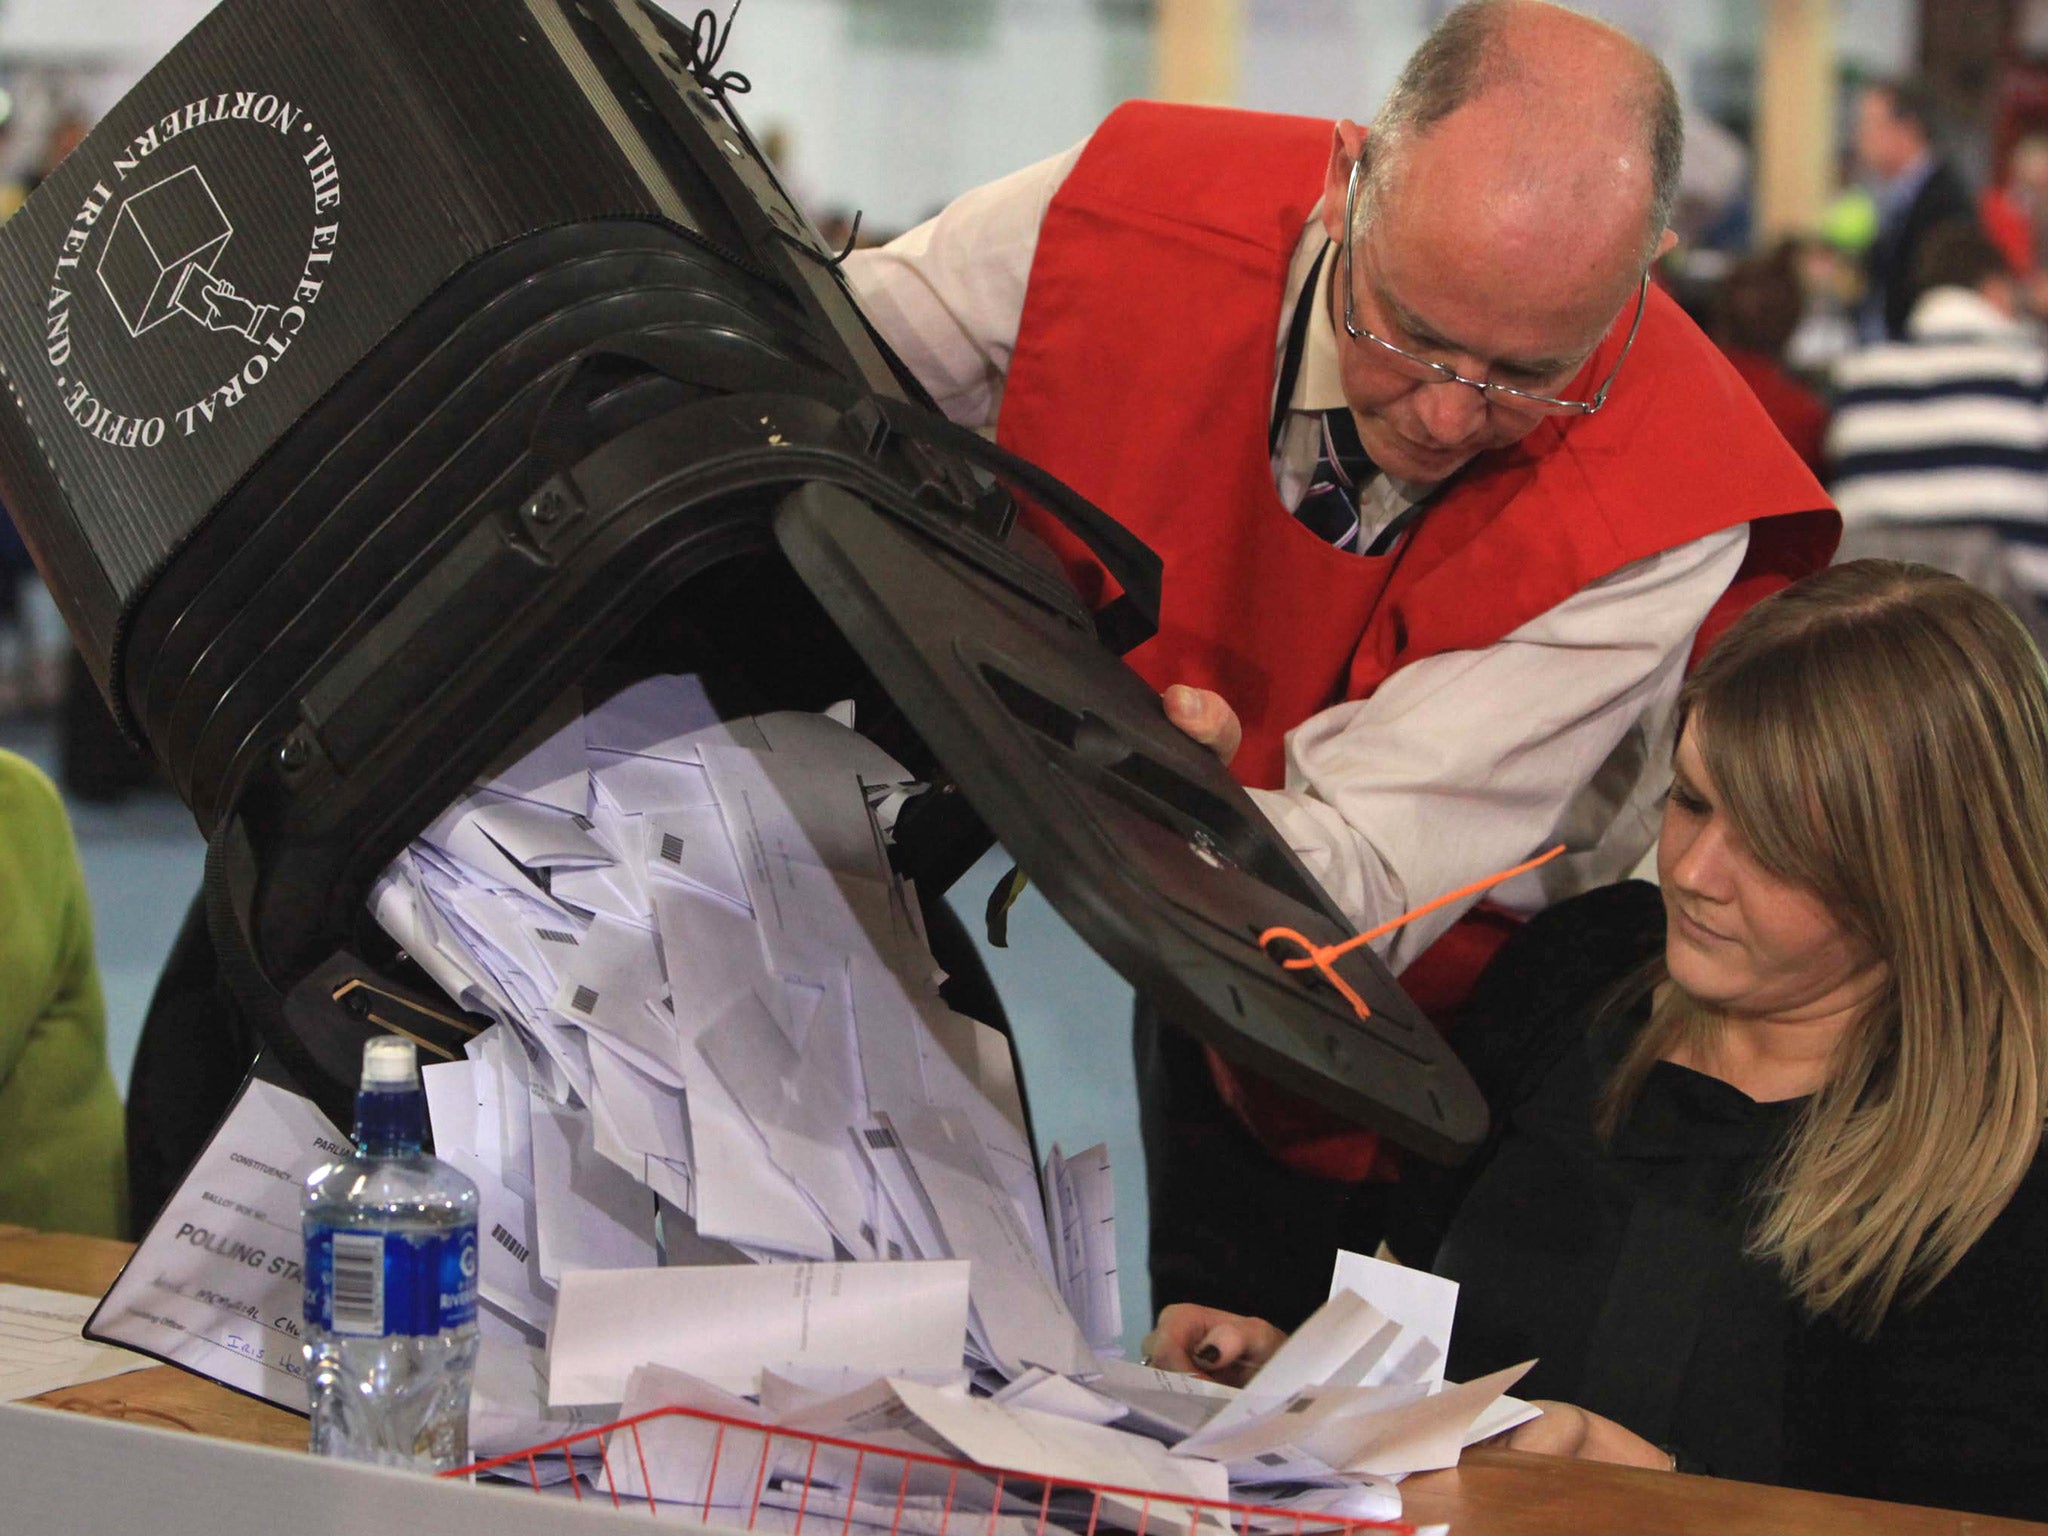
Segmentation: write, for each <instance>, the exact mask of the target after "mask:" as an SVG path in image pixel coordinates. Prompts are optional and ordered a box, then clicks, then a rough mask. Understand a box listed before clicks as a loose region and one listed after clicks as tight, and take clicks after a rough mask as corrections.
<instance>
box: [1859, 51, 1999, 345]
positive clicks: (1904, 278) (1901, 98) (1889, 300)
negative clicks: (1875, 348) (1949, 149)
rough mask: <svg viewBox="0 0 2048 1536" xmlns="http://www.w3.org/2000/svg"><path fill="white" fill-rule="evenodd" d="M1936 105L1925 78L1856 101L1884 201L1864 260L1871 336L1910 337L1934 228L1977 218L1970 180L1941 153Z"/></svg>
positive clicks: (1867, 162)
mask: <svg viewBox="0 0 2048 1536" xmlns="http://www.w3.org/2000/svg"><path fill="white" fill-rule="evenodd" d="M1931 123H1932V107H1931V104H1930V101H1929V98H1928V94H1927V91H1926V88H1925V87H1924V86H1922V85H1920V84H1919V83H1918V82H1917V81H1910V80H1880V81H1877V82H1874V83H1873V84H1870V85H1866V86H1865V87H1864V88H1863V90H1862V92H1861V94H1859V95H1858V96H1857V98H1856V163H1857V165H1858V167H1859V168H1860V169H1861V170H1862V172H1863V174H1864V175H1865V176H1866V177H1868V178H1869V180H1870V182H1871V193H1872V195H1873V196H1874V197H1875V198H1876V200H1877V238H1876V239H1875V240H1873V241H1872V242H1871V244H1870V250H1869V251H1868V253H1867V254H1866V255H1865V257H1864V276H1865V279H1866V282H1867V285H1868V288H1867V292H1866V293H1865V295H1864V304H1863V326H1862V331H1863V339H1864V340H1865V341H1881V340H1883V339H1884V338H1885V337H1887V336H1889V337H1893V338H1897V337H1899V336H1903V335H1904V334H1905V332H1906V316H1907V315H1908V314H1909V313H1910V312H1911V311H1912V308H1913V300H1914V299H1915V298H1917V297H1918V293H1917V291H1916V290H1915V288H1914V284H1913V269H1914V266H1915V265H1916V264H1917V263H1918V261H1919V259H1920V248H1921V245H1922V243H1923V242H1924V241H1925V240H1926V239H1927V234H1928V231H1930V230H1931V229H1933V228H1934V227H1935V226H1936V225H1937V224H1942V223H1945V222H1947V221H1948V220H1950V219H1969V218H1974V217H1975V216H1976V208H1975V205H1974V203H1973V200H1972V199H1971V197H1970V189H1969V188H1968V187H1966V186H1964V185H1963V179H1962V177H1960V176H1958V175H1957V174H1956V173H1955V171H1954V170H1953V169H1952V168H1951V167H1950V166H1948V165H1947V164H1946V163H1945V162H1943V161H1942V160H1940V159H1938V158H1937V157H1936V156H1935V153H1934V141H1933V131H1932V128H1931V126H1930V125H1931Z"/></svg>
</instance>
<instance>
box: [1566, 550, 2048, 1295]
mask: <svg viewBox="0 0 2048 1536" xmlns="http://www.w3.org/2000/svg"><path fill="white" fill-rule="evenodd" d="M1679 708H1680V718H1681V719H1682V720H1684V721H1686V722H1688V723H1689V725H1690V726H1691V728H1692V730H1693V732H1694V736H1693V740H1694V742H1695V745H1696V746H1697V748H1698V750H1699V751H1700V754H1701V757H1702V760H1703V761H1704V763H1705V765H1706V769H1707V773H1708V775H1709V777H1710V778H1711V780H1712V782H1713V785H1714V787H1715V790H1716V792H1717V796H1718V801H1719V803H1720V805H1721V806H1722V808H1723V809H1724V810H1725V812H1726V813H1727V815H1728V817H1729V819H1730V822H1731V824H1732V826H1733V828H1734V830H1735V832H1736V834H1737V835H1738V836H1739V837H1740V839H1741V841H1742V843H1743V845H1744V846H1745V847H1746V849H1747V851H1748V852H1749V854H1750V856H1751V857H1753V858H1754V859H1755V860H1756V861H1757V863H1758V864H1759V865H1761V866H1762V867H1763V868H1764V869H1765V870H1767V871H1768V872H1770V873H1771V874H1773V875H1775V876H1777V877H1778V878H1779V879H1782V880H1785V881H1788V882H1790V883H1793V884H1795V885H1798V886H1800V887H1802V888H1804V889H1806V890H1808V891H1811V892H1813V893H1814V894H1815V895H1817V896H1818V897H1820V898H1821V900H1822V901H1824V902H1825V903H1826V904H1827V906H1828V907H1829V908H1830V910H1831V911H1832V912H1833V913H1834V915H1835V917H1836V919H1837V921H1839V922H1841V923H1842V924H1843V925H1844V927H1845V928H1846V929H1847V930H1848V932H1849V933H1850V934H1851V935H1852V936H1854V937H1855V938H1857V939H1859V940H1861V941H1862V942H1863V943H1864V944H1865V945H1867V946H1868V947H1869V949H1870V951H1871V952H1872V953H1873V954H1874V955H1876V956H1877V957H1878V958H1879V959H1880V960H1882V961H1883V962H1884V964H1885V966H1886V968H1887V971H1888V973H1889V974H1888V979H1887V980H1886V982H1885V984H1884V986H1883V987H1882V989H1881V991H1880V992H1879V993H1878V994H1877V996H1876V997H1875V998H1873V1000H1872V1001H1871V1002H1870V1004H1869V1005H1868V1006H1867V1008H1866V1009H1865V1011H1864V1014H1863V1016H1862V1018H1861V1019H1860V1020H1859V1021H1858V1022H1857V1024H1856V1026H1855V1027H1854V1029H1853V1030H1852V1031H1851V1032H1850V1033H1849V1034H1848V1035H1847V1036H1846V1037H1845V1038H1844V1040H1843V1042H1842V1044H1841V1046H1840V1047H1839V1049H1838V1052H1837V1055H1836V1058H1835V1060H1834V1062H1833V1063H1832V1066H1831V1070H1830V1075H1829V1078H1828V1081H1827V1083H1826V1084H1825V1086H1823V1087H1822V1088H1821V1089H1820V1090H1819V1091H1818V1092H1817V1093H1815V1094H1814V1095H1813V1096H1812V1097H1811V1099H1810V1100H1809V1101H1808V1102H1807V1104H1806V1106H1805V1107H1804V1109H1803V1111H1802V1113H1801V1116H1800V1118H1799V1120H1798V1122H1797V1125H1796V1127H1795V1128H1794V1130H1793V1132H1792V1134H1791V1135H1790V1137H1789V1138H1788V1142H1787V1145H1786V1146H1785V1148H1784V1150H1783V1152H1782V1153H1781V1154H1780V1156H1779V1158H1778V1159H1777V1161H1776V1163H1775V1165H1774V1166H1773V1168H1772V1170H1771V1172H1770V1174H1769V1175H1768V1177H1767V1178H1766V1180H1765V1182H1764V1184H1763V1186H1762V1188H1761V1189H1760V1191H1759V1193H1760V1194H1761V1196H1762V1208H1761V1212H1760V1214H1759V1216H1758V1218H1757V1221H1756V1224H1755V1226H1754V1228H1753V1230H1752V1231H1751V1233H1750V1248H1751V1251H1752V1252H1753V1253H1755V1254H1757V1255H1759V1256H1761V1257H1764V1258H1766V1259H1769V1260H1771V1261H1773V1262H1774V1263H1775V1264H1776V1265H1777V1266H1778V1267H1779V1269H1780V1270H1781V1271H1782V1272H1783V1273H1784V1275H1785V1277H1786V1279H1787V1281H1788V1282H1789V1283H1790V1285H1791V1287H1792V1290H1793V1292H1794V1294H1795V1295H1797V1296H1798V1297H1799V1298H1800V1300H1801V1302H1802V1303H1803V1304H1804V1305H1805V1306H1806V1308H1807V1309H1808V1310H1809V1311H1811V1312H1814V1313H1833V1314H1835V1315H1836V1316H1838V1317H1839V1318H1841V1319H1842V1320H1843V1321H1844V1322H1846V1323H1847V1324H1848V1325H1849V1326H1851V1327H1852V1328H1854V1329H1855V1330H1856V1331H1857V1332H1859V1333H1863V1334H1866V1335H1867V1334H1868V1333H1869V1332H1871V1331H1872V1330H1874V1329H1875V1328H1876V1327H1877V1325H1878V1323H1879V1322H1880V1321H1881V1320H1882V1319H1883V1317H1884V1315H1885V1313H1886V1311H1887V1310H1888V1309H1889V1308H1890V1307H1891V1305H1892V1303H1893V1302H1894V1301H1895V1300H1897V1299H1900V1298H1901V1297H1903V1298H1905V1299H1906V1300H1909V1301H1910V1300H1914V1299H1917V1298H1918V1297H1920V1296H1923V1295H1925V1294H1926V1292H1927V1291H1928V1290H1930V1289H1931V1288H1932V1287H1933V1286H1934V1285H1935V1284H1936V1283H1938V1282H1939V1281H1940V1280H1941V1279H1942V1277H1943V1276H1945V1275H1947V1274H1948V1272H1949V1271H1950V1270H1951V1269H1953V1268H1954V1267H1955V1265H1956V1262H1957V1261H1958V1260H1959V1259H1961V1258H1962V1256H1963V1254H1964V1253H1965V1252H1967V1251H1968V1250H1969V1248H1970V1245H1971V1244H1973V1243H1975V1242H1976V1241H1977V1239H1978V1238H1980V1237H1982V1236H1983V1235H1984V1230H1985V1228H1987V1227H1988V1226H1990V1224H1991V1222H1992V1220H1993V1218H1994V1217H1996V1216H1997V1215H1998V1213H1999V1212H2000V1211H2001V1210H2003V1209H2004V1207H2005V1204H2006V1202H2007V1200H2009V1199H2010V1198H2011V1196H2012V1192H2013V1190H2014V1189H2015V1188H2016V1187H2017V1186H2018V1184H2019V1182H2020V1179H2021V1177H2022V1176H2023V1175H2024V1174H2025V1173H2026V1171H2027V1168H2028V1165H2029V1164H2030V1163H2031V1162H2032V1160H2033V1156H2034V1151H2035V1147H2036V1144H2037V1143H2038V1141H2039V1139H2040V1135H2041V1128H2042V1119H2043V1116H2044V1114H2048V1099H2044V1094H2048V674H2044V672H2043V670H2042V664H2041V657H2040V654H2039V652H2038V651H2036V649H2035V648H2034V645H2033V642H2032V641H2031V640H2030V639H2029V638H2028V636H2027V633H2026V631H2025V630H2024V629H2023V628H2022V627H2021V625H2020V624H2019V622H2018V620H2017V619H2016V618H2015V617H2014V616H2013V615H2012V613H2011V612H2010V611H2009V610H2008V609H2007V608H2005V606H2004V605H2003V604H2001V603H1999V602H1998V601H1997V600H1995V599H1993V598H1992V597H1990V596H1988V595H1986V594H1985V593H1982V592H1980V591H1978V590H1977V589H1975V588H1973V587H1971V586H1969V585H1968V584H1967V583H1965V582H1963V581H1960V580H1958V579H1957V578H1955V577H1953V576H1948V575H1945V574H1943V573H1941V572H1939V571H1934V570H1930V569H1928V568H1927V567H1925V566H1915V565H1904V564H1900V563H1897V562H1894V561H1885V560H1859V561H1855V562H1853V563H1851V564H1848V565H1840V566H1836V567H1834V568H1833V569H1831V570H1827V571H1823V572H1820V573H1819V574H1817V575H1814V576H1811V577H1808V578H1807V579H1806V580H1804V581H1801V582H1799V583H1797V584H1796V585H1794V586H1792V587H1790V588H1788V589H1787V590H1786V591H1784V592H1783V593H1781V594H1779V595H1778V596H1776V597H1773V598H1771V599H1770V600H1768V601H1767V602H1764V603H1761V604H1759V605H1758V606H1757V607H1756V608H1754V609H1752V610H1751V611H1750V612H1749V613H1748V614H1747V615H1745V616H1744V617H1743V618H1742V619H1741V620H1740V621H1738V622H1737V623H1736V624H1735V625H1733V626H1732V627H1731V628H1730V629H1729V631H1728V633H1727V634H1726V635H1725V636H1724V637H1723V638H1722V639H1721V641H1720V642H1719V643H1718V644H1717V645H1716V646H1715V647H1714V648H1713V650H1712V651H1711V652H1710V653H1709V655H1708V656H1707V658H1706V660H1705V662H1704V663H1703V664H1702V665H1701V666H1700V667H1699V669H1698V670H1697V671H1696V672H1695V673H1694V675H1693V676H1692V677H1691V679H1690V680H1689V681H1688V682H1687V683H1686V686H1685V690H1684V692H1683V693H1682V694H1681V695H1680V705H1679ZM1655 979H1661V971H1659V972H1658V974H1657V976H1655V977H1653V978H1652V980H1655ZM1657 997H1658V1001H1657V1002H1656V1004H1655V1005H1654V1006H1653V1007H1652V1010H1651V1017H1650V1022H1649V1024H1648V1026H1647V1028H1646V1029H1645V1030H1644V1031H1643V1032H1642V1034H1641V1035H1640V1036H1639V1037H1638V1038H1637V1040H1636V1041H1635V1043H1634V1045H1633V1046H1632V1047H1631V1050H1630V1052H1629V1054H1628V1056H1627V1058H1626V1059H1625V1060H1624V1061H1623V1062H1622V1064H1621V1066H1620V1067H1619V1069H1618V1070H1617V1072H1616V1074H1615V1076H1614V1078H1613V1080H1612V1081H1611V1082H1610V1083H1609V1085H1608V1089H1607V1094H1606V1097H1605V1099H1604V1101H1603V1103H1602V1106H1601V1113H1600V1121H1601V1126H1602V1129H1603V1131H1604V1132H1605V1133H1606V1134H1609V1135H1611V1134H1613V1132H1614V1130H1615V1129H1616V1128H1617V1127H1618V1126H1619V1124H1620V1123H1621V1120H1622V1119H1623V1118H1624V1117H1625V1115H1626V1113H1627V1109H1628V1106H1629V1104H1630V1103H1631V1102H1632V1100H1633V1098H1634V1096H1635V1093H1636V1091H1637V1090H1638V1089H1639V1088H1640V1086H1641V1084H1642V1081H1643V1078H1644V1076H1645V1075H1646V1074H1647V1073H1648V1072H1649V1070H1650V1068H1651V1066H1652V1064H1654V1063H1655V1062H1656V1061H1657V1060H1658V1059H1659V1058H1661V1057H1663V1056H1665V1055H1667V1054H1668V1053H1669V1052H1671V1051H1672V1050H1673V1049H1675V1048H1677V1047H1678V1046H1679V1045H1681V1044H1684V1043H1688V1042H1700V1041H1703V1040H1710V1039H1711V1038H1712V1034H1713V1032H1714V1030H1715V1028H1716V1027H1717V1025H1716V1020H1715V1019H1714V1017H1713V1015H1712V1014H1711V1012H1710V1011H1709V1010H1708V1009H1706V1008H1705V1007H1704V1006H1703V1005H1701V1004H1700V1003H1698V1002H1697V1001H1696V1000H1694V999H1691V998H1689V997H1686V996H1685V995H1683V993H1682V992H1681V991H1680V989H1679V988H1677V987H1676V986H1675V985H1667V986H1663V987H1661V988H1660V989H1659V990H1658V993H1657Z"/></svg>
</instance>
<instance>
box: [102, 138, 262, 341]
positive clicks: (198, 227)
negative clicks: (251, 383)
mask: <svg viewBox="0 0 2048 1536" xmlns="http://www.w3.org/2000/svg"><path fill="white" fill-rule="evenodd" d="M113 217H114V229H113V233H112V234H111V235H109V236H108V237H107V248H106V250H105V251H104V252H102V253H101V255H100V263H99V277H100V285H101V286H102V287H103V288H105V289H106V291H107V297H108V298H110V299H112V300H113V301H114V308H115V309H116V310H118V311H119V312H120V315H121V319H122V321H123V322H124V323H125V324H126V325H127V327H128V334H129V335H130V336H140V335H142V334H143V332H145V331H150V330H154V329H155V328H156V327H157V326H159V325H162V324H163V323H164V322H165V321H166V320H169V319H171V318H172V317H173V316H174V315H180V314H182V315H186V316H189V317H190V318H191V319H193V320H196V321H197V322H198V323H199V324H201V325H203V326H204V327H206V329H207V330H209V331H232V332H234V333H236V334H237V335H240V336H244V337H246V338H248V339H249V340H250V341H261V340H262V339H263V330H264V327H265V325H266V324H267V323H268V322H269V320H270V317H271V316H272V315H273V314H275V313H276V312H277V306H276V305H275V304H258V303H255V302H253V301H252V300H250V299H247V298H244V297H243V296H242V295H241V294H239V293H237V292H236V291H235V287H234V284H233V283H231V282H230V281H228V279H227V278H226V277H224V276H221V275H220V273H219V266H220V261H221V258H222V256H223V255H224V254H225V253H226V251H227V248H228V242H229V241H230V240H232V239H234V236H235V229H234V226H233V225H232V224H230V223H229V222H228V217H227V214H226V213H225V212H223V211H222V209H221V206H220V199H219V198H217V197H215V196H214V194H213V188H212V187H210V186H208V185H207V182H206V176H205V174H204V173H203V172H202V171H201V170H200V169H199V167H198V166H196V165H188V166H186V167H185V168H184V169H183V170H181V171H178V172H176V173H174V174H173V175H170V176H166V177H165V178H164V179H163V180H161V181H157V182H152V183H151V184H150V185H148V186H146V187H144V188H142V189H141V190H140V191H137V192H134V193H131V194H130V195H129V196H128V197H127V198H126V199H124V200H123V201H122V202H121V204H120V205H119V207H118V208H117V209H116V210H115V212H114V216H113Z"/></svg>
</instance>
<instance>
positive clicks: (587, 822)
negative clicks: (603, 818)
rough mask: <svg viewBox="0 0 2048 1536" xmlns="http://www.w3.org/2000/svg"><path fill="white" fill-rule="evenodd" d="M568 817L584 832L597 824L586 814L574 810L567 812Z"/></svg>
mask: <svg viewBox="0 0 2048 1536" xmlns="http://www.w3.org/2000/svg"><path fill="white" fill-rule="evenodd" d="M569 819H570V820H571V821H573V822H575V823H576V825H577V826H579V827H581V828H582V829H583V830H584V831H586V832H588V831H589V830H590V829H591V828H593V827H595V826H596V825H597V823H596V822H594V821H592V820H591V819H590V818H589V817H588V816H585V815H582V814H580V813H579V812H576V811H571V812H570V813H569Z"/></svg>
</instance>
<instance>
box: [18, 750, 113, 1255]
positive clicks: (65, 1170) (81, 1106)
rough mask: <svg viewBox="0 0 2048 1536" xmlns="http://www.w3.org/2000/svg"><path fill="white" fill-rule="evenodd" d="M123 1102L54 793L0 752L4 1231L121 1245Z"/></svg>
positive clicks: (77, 877) (77, 880)
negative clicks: (13, 1226) (17, 1228)
mask: <svg viewBox="0 0 2048 1536" xmlns="http://www.w3.org/2000/svg"><path fill="white" fill-rule="evenodd" d="M126 1193H127V1179H126V1176H125V1173H124V1171H123V1153H122V1143H121V1099H120V1095H119V1094H118V1093H117V1092H116V1091H115V1088H114V1075H113V1073H112V1071H111V1070H109V1068H108V1065H107V1031H106V1009H105V1007H104V1006H103V1004H102V1003H101V1000H100V978H99V971H98V969H97V968H96V967H95V966H94V964H93V956H92V910H91V908H90V906H89V905H88V903H87V901H86V893H85V875H84V873H83V872H82V871H81V870H80V868H79V865H78V849H77V847H76V846H75V845H74V844H73V842H72V840H71V825H70V823H69V822H68V821H67V820H66V819H65V816H64V804H63V802H62V801H61V800H59V799H58V798H57V791H56V788H55V787H54V786H53V785H52V784H51V783H50V781H49V780H48V779H46V778H44V777H43V775H42V774H41V772H39V771H38V770H37V769H36V767H35V766H34V765H33V764H32V763H30V762H28V761H27V760H26V759H24V758H19V757H16V756H15V755H14V754H13V753H12V752H0V1223H17V1224H20V1225H22V1226H29V1227H39V1228H42V1229H43V1230H45V1231H51V1232H86V1233H91V1234H93V1235H95V1236H99V1237H121V1236H124V1235H125V1229H126V1226H127V1221H126V1217H125V1214H124V1211H123V1206H124V1204H125V1201H126Z"/></svg>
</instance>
